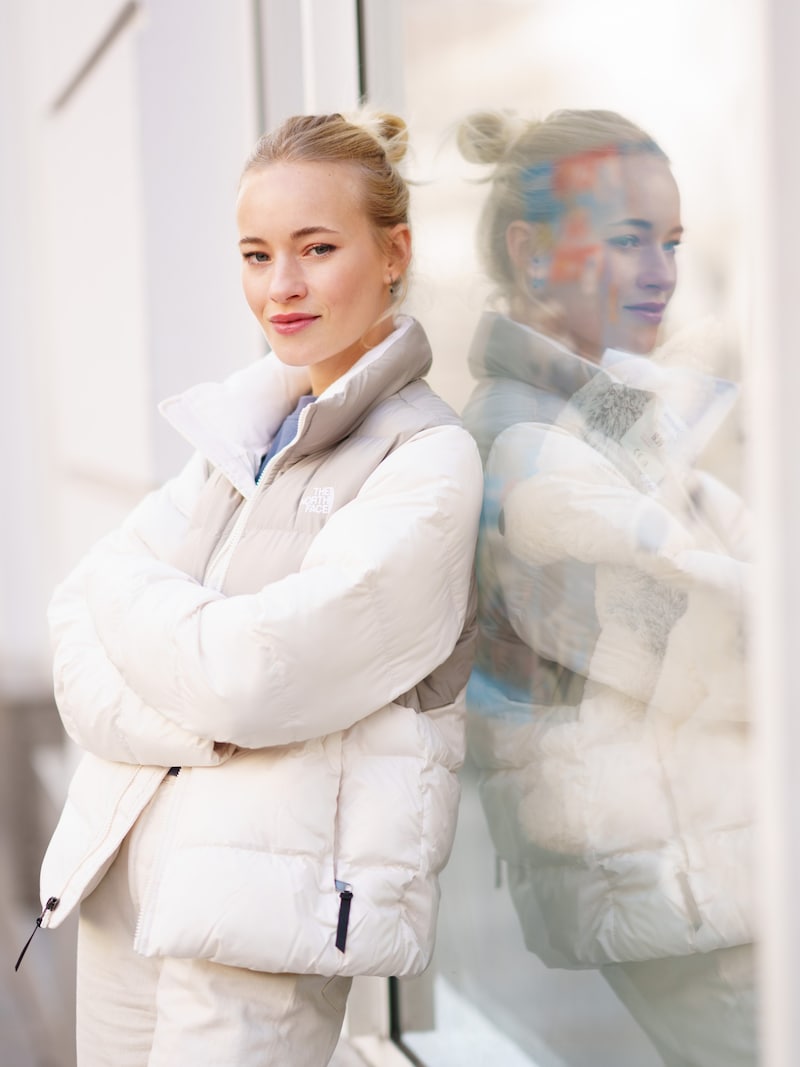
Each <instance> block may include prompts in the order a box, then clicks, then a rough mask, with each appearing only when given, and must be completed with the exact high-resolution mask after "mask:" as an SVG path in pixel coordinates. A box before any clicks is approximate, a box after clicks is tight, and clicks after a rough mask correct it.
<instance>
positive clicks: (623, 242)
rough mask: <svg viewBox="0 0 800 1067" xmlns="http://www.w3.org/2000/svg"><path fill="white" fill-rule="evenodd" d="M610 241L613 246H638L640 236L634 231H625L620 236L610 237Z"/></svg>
mask: <svg viewBox="0 0 800 1067" xmlns="http://www.w3.org/2000/svg"><path fill="white" fill-rule="evenodd" d="M608 243H609V244H610V245H611V246H612V247H613V248H638V247H639V243H640V242H639V238H638V237H637V236H636V234H634V233H623V234H620V235H619V236H618V237H609V239H608Z"/></svg>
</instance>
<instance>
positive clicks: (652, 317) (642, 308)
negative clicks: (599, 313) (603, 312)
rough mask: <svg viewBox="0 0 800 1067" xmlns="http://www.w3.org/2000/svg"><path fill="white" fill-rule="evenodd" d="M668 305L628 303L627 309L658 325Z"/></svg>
mask: <svg viewBox="0 0 800 1067" xmlns="http://www.w3.org/2000/svg"><path fill="white" fill-rule="evenodd" d="M666 307H667V305H666V304H651V303H646V304H626V305H625V310H626V311H628V312H630V313H631V314H633V315H636V316H637V317H638V318H641V319H644V321H645V322H651V323H653V324H654V325H656V326H657V325H658V324H659V323H660V322H661V320H662V319H663V317H664V312H665V311H666Z"/></svg>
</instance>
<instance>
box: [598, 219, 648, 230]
mask: <svg viewBox="0 0 800 1067" xmlns="http://www.w3.org/2000/svg"><path fill="white" fill-rule="evenodd" d="M609 225H610V226H633V227H634V228H635V229H638V230H652V229H653V224H652V222H648V221H647V219H618V220H617V221H615V222H611V223H609Z"/></svg>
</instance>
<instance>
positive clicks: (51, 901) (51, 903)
mask: <svg viewBox="0 0 800 1067" xmlns="http://www.w3.org/2000/svg"><path fill="white" fill-rule="evenodd" d="M57 907H58V897H48V898H47V903H46V904H45V906H44V908H42V914H41V915H40V916H38V918H37V919H36V925H35V926H34V928H33V933H32V934H31V936H30V937H29V938H28V940H27V941H26V942H25V944H24V946H23V948H22V952H20V954H19V957H18V959H17V962H16V963H15V964H14V970H15V971H18V970H19V965H20V964H21V963H22V957H23V956H24V955H25V953H26V952H27V951H28V945H30V943H31V941H33V939H34V937H35V935H36V931H37V930H38V929H39V927H40V926H41V925H42V921H43V919H44V917H45V915H46V914H47V913H48V911H55V910H56V908H57Z"/></svg>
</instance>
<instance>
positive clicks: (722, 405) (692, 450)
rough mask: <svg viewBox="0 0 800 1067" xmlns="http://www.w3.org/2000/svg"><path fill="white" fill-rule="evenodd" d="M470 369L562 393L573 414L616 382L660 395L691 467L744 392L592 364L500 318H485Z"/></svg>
mask: <svg viewBox="0 0 800 1067" xmlns="http://www.w3.org/2000/svg"><path fill="white" fill-rule="evenodd" d="M469 366H470V370H471V371H472V373H473V375H474V376H475V377H476V378H478V379H481V378H483V379H490V380H491V379H492V378H495V379H497V378H503V379H507V380H508V379H510V380H512V381H519V382H524V383H525V384H527V385H529V386H532V387H534V388H535V389H539V390H543V391H545V392H548V393H552V394H555V395H557V396H560V397H562V398H563V399H564V400H565V401H567V408H566V409H565V416H564V417H565V418H568V417H569V414H570V409H571V408H572V407H573V406H575V404H576V403H577V406H583V404H585V402H586V401H587V400H588V399H589V397H590V395H591V394H592V393H593V392H595V391H596V392H597V393H600V392H601V391H604V390H606V389H607V388H608V386H609V385H610V384H612V383H618V384H621V385H625V386H628V387H629V388H630V389H634V390H642V391H646V392H649V393H652V394H654V395H655V396H657V397H658V398H659V399H660V401H661V402H662V404H663V405H664V407H665V408H666V409H667V410H668V414H669V417H670V418H672V419H673V420H674V422H673V425H674V426H676V427H678V428H679V429H678V430H677V431H676V433H677V436H676V442H678V448H677V450H678V451H681V452H683V453H684V456H685V458H686V459H687V461H688V460H691V458H692V457H694V456H696V455H697V454H698V453H699V452H700V451H701V450H702V448H704V447H705V445H706V444H707V443H708V441H709V439H710V438H711V436H712V435H713V434H714V432H715V431H716V430H717V429H718V427H719V426H720V424H721V422H722V421H723V419H724V418H725V416H726V415H727V414H728V412H729V411H730V409H731V407H732V406H733V403H734V401H735V400H736V397H737V395H738V389H737V387H736V386H735V385H734V384H733V383H732V382H729V381H726V380H725V379H723V378H716V377H714V376H712V375H709V374H706V373H704V372H702V371H699V370H696V369H694V368H692V367H684V366H680V365H673V364H662V363H659V361H658V358H657V354H656V356H655V357H653V358H649V357H645V356H637V355H632V354H630V353H628V352H621V351H618V350H616V349H606V351H605V352H604V353H603V357H602V359H601V362H600V363H599V364H598V363H592V362H590V361H589V360H586V359H583V358H582V357H581V356H578V355H576V354H575V353H574V352H571V351H570V350H569V349H568V348H566V347H565V346H564V345H562V344H559V343H558V342H557V341H553V340H552V339H551V338H549V337H546V336H545V335H544V334H540V333H537V332H536V331H535V330H532V329H530V328H529V327H527V326H523V325H521V324H520V323H517V322H514V321H513V320H512V319H509V318H507V317H506V316H505V315H501V314H498V313H497V312H486V313H485V314H484V315H483V316H482V318H481V320H480V322H479V324H478V329H477V331H476V334H475V337H474V339H473V342H472V345H471V346H470V353H469Z"/></svg>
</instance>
